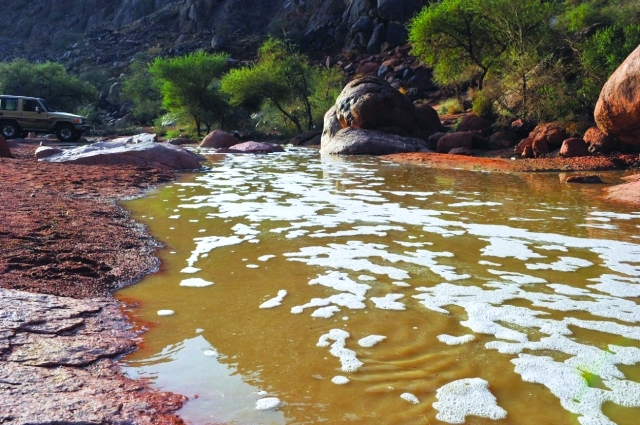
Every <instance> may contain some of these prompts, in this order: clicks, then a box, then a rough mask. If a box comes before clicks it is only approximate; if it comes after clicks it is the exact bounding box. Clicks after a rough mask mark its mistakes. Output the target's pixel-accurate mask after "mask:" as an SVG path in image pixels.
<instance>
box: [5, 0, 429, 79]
mask: <svg viewBox="0 0 640 425" xmlns="http://www.w3.org/2000/svg"><path fill="white" fill-rule="evenodd" d="M426 3H428V1H427V0H269V1H255V0H35V1H34V0H13V1H11V2H7V4H3V6H2V9H3V10H2V15H3V18H4V22H11V23H12V24H11V25H4V26H2V28H0V60H11V59H13V58H15V57H26V58H28V59H30V60H54V61H59V62H62V63H64V64H65V65H66V66H67V67H68V69H69V70H70V71H71V72H76V73H78V72H82V71H83V70H84V69H86V68H87V67H90V66H96V65H98V66H105V65H107V66H108V67H110V68H111V70H112V72H118V71H119V70H120V69H122V68H125V67H126V65H127V64H128V62H129V60H130V58H131V57H132V56H133V54H135V53H137V52H147V53H151V54H152V55H157V54H181V53H186V52H189V51H193V50H197V49H207V50H210V51H215V50H224V51H227V52H230V53H231V54H233V55H235V56H237V57H240V58H242V56H246V55H248V54H249V53H250V52H253V49H252V48H254V47H255V46H257V44H258V43H259V41H260V40H261V39H262V37H264V36H265V35H267V34H273V35H283V34H285V35H286V36H287V37H288V38H290V39H293V40H295V41H297V42H298V43H299V44H300V45H301V46H303V47H304V48H305V49H306V50H307V51H308V52H310V53H312V52H323V53H327V54H331V53H337V52H340V51H341V50H345V51H346V52H353V53H380V52H381V51H384V50H389V49H391V48H393V47H396V46H399V45H401V44H404V43H405V41H406V40H405V39H406V30H405V29H404V23H405V22H406V21H407V19H409V18H410V17H411V16H412V15H413V14H414V13H415V12H416V11H417V10H419V9H420V8H421V7H422V6H424V5H425V4H426Z"/></svg>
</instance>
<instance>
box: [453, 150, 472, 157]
mask: <svg viewBox="0 0 640 425" xmlns="http://www.w3.org/2000/svg"><path fill="white" fill-rule="evenodd" d="M449 155H467V156H473V151H472V150H471V149H469V148H453V149H451V150H450V151H449Z"/></svg>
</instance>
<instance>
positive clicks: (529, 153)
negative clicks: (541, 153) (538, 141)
mask: <svg viewBox="0 0 640 425" xmlns="http://www.w3.org/2000/svg"><path fill="white" fill-rule="evenodd" d="M531 143H533V141H532V142H531ZM520 156H521V157H523V158H533V156H534V154H533V147H531V145H526V146H525V147H524V148H523V150H522V155H520Z"/></svg>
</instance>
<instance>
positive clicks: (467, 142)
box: [436, 131, 473, 153]
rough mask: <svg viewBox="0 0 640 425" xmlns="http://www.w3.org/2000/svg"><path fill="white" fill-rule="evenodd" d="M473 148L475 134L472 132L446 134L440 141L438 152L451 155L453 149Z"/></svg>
mask: <svg viewBox="0 0 640 425" xmlns="http://www.w3.org/2000/svg"><path fill="white" fill-rule="evenodd" d="M472 147H473V133H471V132H470V131H466V132H460V133H448V134H445V135H444V136H443V137H442V138H440V140H438V146H437V148H436V152H438V153H449V151H451V150H452V149H456V148H467V149H471V148H472Z"/></svg>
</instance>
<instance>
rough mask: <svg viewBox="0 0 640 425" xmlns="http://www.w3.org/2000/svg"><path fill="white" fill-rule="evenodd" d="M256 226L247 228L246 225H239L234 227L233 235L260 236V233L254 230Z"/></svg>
mask: <svg viewBox="0 0 640 425" xmlns="http://www.w3.org/2000/svg"><path fill="white" fill-rule="evenodd" d="M255 226H256V225H255V224H254V225H252V226H247V225H246V224H242V223H238V224H236V225H235V226H233V227H232V228H231V230H233V233H235V234H236V235H240V236H246V235H259V234H260V231H259V230H256V229H254V228H253V227H255Z"/></svg>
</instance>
